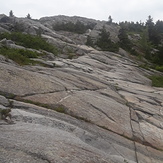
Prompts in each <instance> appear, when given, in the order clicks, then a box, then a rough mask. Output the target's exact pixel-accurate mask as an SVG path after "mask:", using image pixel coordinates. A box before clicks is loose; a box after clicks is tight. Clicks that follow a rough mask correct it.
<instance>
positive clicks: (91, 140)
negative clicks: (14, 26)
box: [0, 17, 163, 163]
mask: <svg viewBox="0 0 163 163" xmlns="http://www.w3.org/2000/svg"><path fill="white" fill-rule="evenodd" d="M57 19H58V20H57ZM65 19H66V18H65ZM71 19H72V18H71ZM6 20H8V21H11V22H12V19H6ZM16 20H17V21H20V23H24V24H26V25H28V26H26V28H25V31H26V32H27V29H28V27H30V30H29V32H30V33H33V34H36V32H37V30H38V29H39V27H40V28H41V29H42V30H43V33H42V34H43V37H44V38H46V39H47V40H48V41H49V42H50V41H51V42H52V43H53V44H56V45H57V46H58V47H60V48H62V52H63V55H64V53H67V51H66V49H67V48H71V49H72V52H71V51H69V53H75V54H76V56H78V57H77V58H74V59H63V58H53V57H50V58H46V60H45V61H43V62H44V63H47V64H48V65H55V67H53V66H51V68H47V67H41V66H31V65H28V66H24V67H21V66H18V65H16V64H14V63H12V62H9V61H8V60H7V59H6V58H5V57H2V56H1V57H0V93H1V96H0V105H1V107H8V106H9V104H10V103H9V101H13V103H12V116H13V117H12V118H13V120H14V122H15V123H14V124H10V125H6V124H7V123H5V122H3V121H2V120H1V122H0V131H1V132H0V153H1V155H0V162H2V163H6V162H7V163H9V162H20V163H22V162H34V163H35V162H41V163H43V162H45V163H49V162H50V163H55V162H58V163H69V162H72V163H79V162H81V163H83V162H85V163H100V162H101V163H112V162H113V163H124V162H130V163H149V162H151V163H155V162H157V163H162V162H163V152H162V151H163V136H162V135H163V89H162V88H155V87H152V86H151V81H150V80H149V79H148V78H146V77H145V75H147V74H155V73H156V72H155V71H148V70H143V69H142V68H139V67H138V65H137V63H135V62H134V61H132V60H131V59H129V57H128V55H127V54H120V55H119V54H115V53H111V52H100V51H97V50H95V49H93V48H89V47H87V46H85V45H77V44H75V41H74V40H73V41H74V42H73V41H72V40H71V38H70V39H69V38H68V36H63V35H61V34H56V33H55V32H54V31H53V30H52V28H51V27H52V25H53V23H54V22H51V20H52V18H45V19H41V21H42V23H43V24H44V25H43V24H41V23H40V22H39V21H38V22H36V21H34V20H28V19H23V18H22V19H16ZM62 20H64V19H63V17H62ZM76 20H77V18H76V17H74V18H73V21H74V22H75V21H76ZM81 20H83V22H84V23H86V22H87V21H88V20H87V19H86V20H85V19H82V18H81ZM55 21H60V17H58V18H55ZM67 21H69V20H67ZM89 21H91V20H89ZM50 22H51V24H50ZM34 23H35V25H34ZM87 23H88V22H87ZM45 25H46V26H45ZM100 28H101V27H100V25H99V24H98V23H97V24H96V26H95V30H97V31H99V29H100ZM108 28H111V27H110V26H108ZM115 30H117V29H115ZM97 31H96V32H97ZM90 32H91V31H90ZM120 53H121V52H120ZM52 67H53V68H52ZM160 74H161V73H160ZM49 108H50V109H52V110H50V109H49ZM55 110H56V111H58V112H56V111H55Z"/></svg>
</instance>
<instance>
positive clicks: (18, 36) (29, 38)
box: [0, 32, 57, 54]
mask: <svg viewBox="0 0 163 163" xmlns="http://www.w3.org/2000/svg"><path fill="white" fill-rule="evenodd" d="M4 38H6V39H8V40H12V41H14V42H15V43H16V44H18V45H21V46H24V47H26V48H32V49H36V50H40V49H42V50H45V51H48V52H51V53H53V54H57V49H56V47H54V46H53V45H51V44H49V43H48V42H46V41H45V40H44V39H43V38H41V37H39V36H34V35H30V34H23V33H21V32H12V33H1V34H0V40H1V39H4Z"/></svg>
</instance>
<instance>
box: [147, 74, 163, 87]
mask: <svg viewBox="0 0 163 163" xmlns="http://www.w3.org/2000/svg"><path fill="white" fill-rule="evenodd" d="M149 79H151V80H152V86H154V87H163V76H149Z"/></svg>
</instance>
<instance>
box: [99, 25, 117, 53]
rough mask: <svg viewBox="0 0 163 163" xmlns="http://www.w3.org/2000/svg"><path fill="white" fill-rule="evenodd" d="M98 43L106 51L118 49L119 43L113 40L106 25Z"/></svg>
mask: <svg viewBox="0 0 163 163" xmlns="http://www.w3.org/2000/svg"><path fill="white" fill-rule="evenodd" d="M96 45H97V46H98V47H100V48H101V50H104V51H112V52H116V51H118V45H117V44H116V43H114V42H112V41H111V39H110V33H109V32H107V31H106V29H105V27H103V28H102V29H101V32H100V34H99V38H98V39H97V42H96Z"/></svg>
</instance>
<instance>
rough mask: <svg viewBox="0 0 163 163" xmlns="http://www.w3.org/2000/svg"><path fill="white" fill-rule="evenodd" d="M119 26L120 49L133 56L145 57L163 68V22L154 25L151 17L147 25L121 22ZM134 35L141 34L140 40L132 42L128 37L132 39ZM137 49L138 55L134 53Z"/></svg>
mask: <svg viewBox="0 0 163 163" xmlns="http://www.w3.org/2000/svg"><path fill="white" fill-rule="evenodd" d="M119 25H120V26H121V29H120V32H119V40H120V41H119V45H120V47H122V48H124V49H126V50H128V51H129V52H131V54H137V55H138V54H139V55H144V56H145V58H146V59H148V60H150V61H151V62H153V63H154V64H156V65H159V66H163V21H160V20H158V21H157V22H156V23H154V22H153V19H152V18H151V16H149V17H148V19H147V21H146V23H141V22H140V23H139V22H137V23H134V22H121V23H120V24H119ZM134 34H139V35H140V39H138V40H137V41H135V40H130V39H129V37H128V36H131V37H132V36H133V35H134ZM135 49H136V50H137V53H134V52H135ZM133 50H134V51H133Z"/></svg>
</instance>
